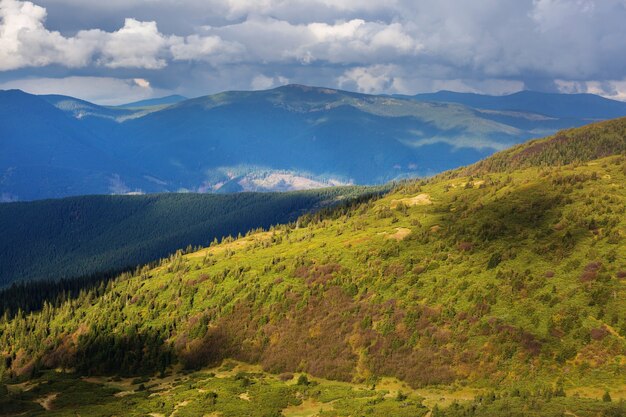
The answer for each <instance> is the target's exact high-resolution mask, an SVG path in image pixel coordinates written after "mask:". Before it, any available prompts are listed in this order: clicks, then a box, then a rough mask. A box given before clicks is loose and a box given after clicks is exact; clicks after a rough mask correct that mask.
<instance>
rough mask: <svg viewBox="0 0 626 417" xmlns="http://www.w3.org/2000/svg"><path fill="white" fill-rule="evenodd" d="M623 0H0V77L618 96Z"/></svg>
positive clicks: (137, 86) (99, 89)
mask: <svg viewBox="0 0 626 417" xmlns="http://www.w3.org/2000/svg"><path fill="white" fill-rule="evenodd" d="M625 22H626V0H437V1H432V0H385V1H373V0H291V1H289V0H97V1H95V0H34V1H21V0H0V89H9V88H19V89H23V90H25V91H28V92H31V93H35V94H50V93H57V94H66V95H71V96H74V97H79V98H83V99H86V100H90V101H93V102H96V103H100V104H120V103H124V102H129V101H135V100H140V99H145V98H151V97H159V96H164V95H169V94H182V95H185V96H188V97H196V96H201V95H206V94H211V93H216V92H220V91H225V90H259V89H268V88H272V87H276V86H279V85H283V84H288V83H298V84H306V85H315V86H325V87H333V88H341V89H346V90H351V91H359V92H364V93H387V94H391V93H399V94H416V93H420V92H432V91H438V90H452V91H462V92H476V93H485V94H497V95H499V94H508V93H512V92H516V91H520V90H524V89H526V90H535V91H549V92H566V93H585V92H589V93H594V94H600V95H603V96H605V97H608V98H613V99H617V100H624V101H626V23H625Z"/></svg>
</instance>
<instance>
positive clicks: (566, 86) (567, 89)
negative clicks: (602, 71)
mask: <svg viewBox="0 0 626 417" xmlns="http://www.w3.org/2000/svg"><path fill="white" fill-rule="evenodd" d="M556 85H557V87H558V89H559V91H560V92H562V93H567V94H577V93H588V94H597V95H600V96H604V97H607V98H610V99H613V100H621V101H626V78H625V79H623V80H608V81H567V80H556Z"/></svg>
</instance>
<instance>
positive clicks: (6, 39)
mask: <svg viewBox="0 0 626 417" xmlns="http://www.w3.org/2000/svg"><path fill="white" fill-rule="evenodd" d="M45 18H46V10H45V9H44V8H42V7H39V6H37V5H35V4H33V3H31V2H20V1H17V0H0V71H6V70H12V69H17V68H21V67H29V66H32V67H38V66H45V65H50V64H54V63H62V64H63V65H65V66H67V67H79V66H84V65H86V64H87V62H88V61H89V59H90V57H91V54H92V51H93V45H92V44H91V42H90V41H89V40H86V39H68V38H65V37H63V36H62V35H61V34H60V33H59V32H55V31H49V30H47V29H46V28H45V27H44V25H43V22H44V20H45Z"/></svg>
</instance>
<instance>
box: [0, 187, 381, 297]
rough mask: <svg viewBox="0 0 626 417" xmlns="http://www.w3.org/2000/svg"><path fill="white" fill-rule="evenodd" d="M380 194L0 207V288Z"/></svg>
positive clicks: (131, 259) (156, 198)
mask: <svg viewBox="0 0 626 417" xmlns="http://www.w3.org/2000/svg"><path fill="white" fill-rule="evenodd" d="M383 190H384V188H382V187H378V188H367V187H337V188H327V189H320V190H314V191H300V192H288V193H240V194H230V195H215V194H156V195H142V196H104V195H102V196H85V197H70V198H64V199H58V200H43V201H36V202H25V203H5V204H0V236H2V239H1V240H0V287H2V286H7V285H8V284H10V283H12V282H17V281H24V280H60V279H63V278H73V277H79V276H87V275H93V274H100V275H107V274H109V273H115V272H120V271H122V270H124V269H128V268H134V267H135V266H137V265H141V264H145V263H148V262H150V261H153V260H157V259H159V258H161V257H165V256H167V255H168V254H170V253H172V252H174V251H176V250H177V249H179V248H186V247H188V246H192V247H196V246H208V245H209V244H210V243H211V242H212V241H213V240H214V239H216V238H217V239H221V238H222V237H224V236H229V235H232V236H237V235H238V234H239V233H246V232H247V231H249V230H252V229H256V228H259V227H263V228H267V227H269V226H270V225H273V224H278V223H287V222H289V221H292V220H294V219H296V218H297V217H298V216H300V215H302V214H304V213H306V212H308V211H311V210H316V209H320V208H322V207H324V206H328V205H333V204H337V203H341V202H342V201H345V200H349V199H351V198H355V197H357V196H360V195H370V194H371V193H379V192H382V191H383Z"/></svg>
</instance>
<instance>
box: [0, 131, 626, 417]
mask: <svg viewBox="0 0 626 417" xmlns="http://www.w3.org/2000/svg"><path fill="white" fill-rule="evenodd" d="M620 126H623V120H617V121H614V122H610V123H607V124H599V125H593V126H590V127H588V128H585V129H583V130H580V131H572V132H567V133H564V134H563V135H567V137H570V138H576V137H579V138H582V137H589V138H597V137H600V136H602V137H603V135H604V134H603V133H602V134H601V133H599V132H605V131H606V132H609V136H610V134H612V133H615V132H619V131H620V129H622V128H623V127H620ZM611 132H612V133H611ZM581 135H582V136H581ZM598 135H600V136H598ZM623 137H624V136H622V138H623ZM581 141H582V139H581ZM546 143H551V141H550V140H548V141H547V142H546ZM575 143H576V145H575V147H576V148H577V149H578V148H579V147H580V149H579V150H577V151H576V155H591V156H589V158H592V157H593V155H592V154H593V151H592V149H595V148H596V145H597V143H595V142H591V141H587V142H580V141H579V142H575ZM533 146H535V145H533V144H532V143H531V144H530V145H529V147H530V148H532V147H533ZM611 146H613V145H611ZM582 147H584V148H586V150H583V149H582ZM540 149H543V150H544V151H543V152H545V153H542V152H541V151H539V152H536V153H533V154H532V155H534V156H533V158H536V159H535V160H536V161H537V162H529V163H524V164H521V165H520V167H521V168H518V169H514V168H515V167H514V166H512V167H510V168H509V169H506V170H503V169H492V170H491V169H490V170H485V171H481V170H474V171H472V172H473V174H472V176H461V175H460V174H459V173H456V174H455V175H449V176H445V175H442V176H440V177H438V178H434V179H432V180H430V181H408V182H406V183H404V184H402V185H400V186H398V187H396V188H394V189H393V190H392V191H391V192H390V193H389V194H387V195H385V196H384V197H382V198H380V199H375V200H368V201H362V202H358V203H355V204H353V205H352V206H349V207H342V208H340V209H336V210H331V211H325V212H322V213H317V214H311V215H305V216H303V217H301V218H300V219H299V220H298V221H297V222H293V223H290V224H287V225H282V226H278V227H274V228H271V229H270V230H265V231H257V232H255V233H251V234H248V235H247V236H245V237H241V238H239V239H225V240H224V241H222V242H221V243H220V244H218V245H212V246H211V247H210V248H206V249H202V250H200V251H197V252H193V253H189V254H183V253H182V252H178V253H176V254H174V255H172V256H170V257H169V258H166V259H163V260H162V261H161V262H160V263H159V264H158V265H155V266H154V267H146V268H143V269H140V270H137V271H136V273H132V274H130V273H129V274H124V275H122V276H120V277H119V278H118V279H116V280H114V281H110V282H108V283H106V284H102V285H101V286H99V287H95V288H93V289H91V290H89V291H85V292H83V293H81V294H80V295H79V296H78V297H77V298H74V299H71V300H65V301H64V300H63V299H62V298H60V299H59V300H57V301H53V300H51V301H50V302H49V303H46V304H45V305H44V307H43V308H42V309H41V311H38V312H33V313H30V314H24V313H19V312H18V313H17V314H16V315H8V314H7V315H5V316H4V318H3V319H2V320H1V321H0V351H1V352H2V353H3V355H4V356H5V360H4V361H2V362H0V369H1V372H2V375H3V377H4V378H5V380H7V381H9V382H11V381H12V382H13V384H14V385H11V389H10V390H9V393H8V394H6V395H5V400H4V401H5V404H12V407H15V408H16V411H15V412H18V411H20V410H22V411H23V410H25V409H28V407H31V408H32V407H34V408H36V407H35V406H32V402H28V399H29V398H31V399H37V398H48V397H37V396H35V394H28V393H27V392H26V393H25V390H22V389H20V388H19V387H18V386H17V385H15V384H16V383H18V382H21V381H24V379H25V378H26V379H27V378H40V379H36V380H35V381H36V382H34V383H35V384H36V386H38V387H39V388H38V389H39V391H38V392H40V395H42V396H43V395H53V394H54V393H56V395H57V396H58V398H57V397H54V398H52V400H51V401H53V402H51V403H52V404H53V406H54V404H56V407H58V408H57V411H56V413H58V415H64V413H66V412H68V410H70V409H71V408H64V407H69V406H68V404H77V403H76V401H80V400H71V399H70V397H69V396H68V395H66V394H65V392H66V391H67V390H68V389H74V390H82V391H85V390H87V391H89V390H91V391H89V392H102V391H98V390H102V389H104V388H106V389H110V390H112V391H109V394H106V395H108V397H107V396H106V395H105V396H103V397H102V398H113V397H112V396H113V395H114V394H115V393H117V392H118V391H119V389H117V390H113V388H111V387H112V386H113V385H114V384H115V381H114V380H107V379H93V378H87V379H84V380H78V379H74V382H72V378H76V376H81V375H82V376H87V375H120V376H138V375H144V376H146V378H145V379H144V381H145V384H144V385H139V384H140V382H141V380H136V381H135V382H134V383H130V384H129V385H127V387H130V389H129V392H130V393H127V394H123V395H124V396H118V397H116V398H121V399H120V400H119V401H121V402H120V403H118V406H120V407H125V408H126V409H128V410H132V411H129V413H130V414H129V415H143V414H146V413H151V412H157V413H162V414H163V415H169V413H172V412H174V411H175V410H177V411H176V414H177V415H178V414H181V415H190V416H191V415H202V414H198V413H201V411H198V410H204V411H202V412H207V413H212V412H216V413H221V414H223V415H233V416H234V415H237V413H236V412H235V411H233V410H234V409H233V408H232V407H234V406H235V405H236V404H240V403H239V402H237V401H238V400H237V399H236V398H239V399H240V400H241V401H248V400H249V399H250V398H252V399H253V401H257V402H256V403H255V405H256V410H257V411H255V412H254V413H255V414H252V413H251V415H280V413H282V415H297V414H289V413H290V412H291V411H292V410H293V409H292V408H290V407H292V406H303V404H313V407H314V408H315V409H316V410H319V413H318V414H319V415H325V416H347V415H353V414H352V413H353V412H354V410H361V412H362V413H363V414H370V415H377V416H384V415H387V416H388V415H425V414H426V413H431V415H433V416H442V415H445V416H460V415H464V416H468V415H480V416H501V415H516V416H517V415H519V416H521V415H524V416H526V415H531V416H563V415H570V414H573V415H576V416H581V417H583V416H586V417H592V416H602V415H604V416H620V415H623V413H624V411H625V408H624V405H623V403H622V404H619V403H618V402H619V400H620V399H624V398H626V382H625V381H626V303H625V301H624V300H626V244H625V239H626V215H625V214H626V213H625V212H626V155H624V153H623V152H622V151H620V149H621V148H619V147H618V148H615V149H613V150H612V151H611V152H613V154H612V155H610V156H607V157H605V158H601V159H594V160H587V161H584V162H579V163H576V164H569V165H562V166H554V167H550V166H546V165H544V164H542V163H541V162H542V161H545V160H550V158H552V156H550V149H552V148H551V147H550V146H545V147H543V148H540ZM602 152H604V151H602ZM601 156H602V155H601ZM567 158H569V157H567ZM530 161H532V160H530ZM567 162H572V161H569V160H567V159H563V163H567ZM227 359H236V360H239V361H243V362H246V363H254V364H259V365H260V366H261V367H262V370H263V372H261V370H260V369H257V371H255V372H252V373H250V372H248V373H246V372H243V373H240V374H236V375H233V374H226V375H223V374H221V378H217V379H216V380H215V381H214V382H212V379H211V378H213V377H216V376H220V374H219V372H221V371H219V370H217V368H215V369H214V370H211V371H210V372H211V373H212V374H207V373H197V374H192V376H191V377H188V379H186V380H185V381H188V383H185V384H182V383H181V381H182V380H180V379H174V380H173V381H170V380H168V379H167V378H168V376H169V375H172V378H176V375H179V374H177V372H178V370H179V369H180V368H183V369H187V370H197V369H201V368H205V372H208V371H207V370H206V367H215V366H218V365H219V364H220V363H222V361H223V360H227ZM224 366H226V368H223V370H224V369H226V370H227V369H228V366H227V365H224ZM51 369H57V370H68V371H72V372H74V374H71V376H67V377H62V376H60V375H62V374H54V373H44V374H40V373H39V372H40V371H42V370H43V371H45V370H51ZM231 369H232V367H231ZM45 372H47V371H45ZM172 372H173V374H171V373H172ZM216 372H218V373H217V374H216ZM265 372H269V373H271V374H273V375H280V374H281V373H282V374H284V375H286V376H285V377H284V378H283V380H284V381H291V382H286V383H285V384H284V385H280V384H279V383H277V382H276V384H277V385H276V384H275V381H278V380H279V379H280V378H278V376H274V377H272V376H271V375H268V374H265ZM294 372H302V373H307V374H308V375H312V376H314V377H319V378H326V379H330V380H337V381H344V382H349V383H351V384H353V385H349V386H348V387H351V388H349V389H348V391H347V392H344V394H340V395H337V394H335V395H334V396H333V395H330V394H328V395H327V393H328V392H329V391H327V390H328V389H329V388H328V385H327V384H328V382H327V381H326V382H325V380H318V381H317V382H316V383H317V384H319V388H315V385H314V386H312V387H311V386H310V385H309V381H305V380H302V381H299V380H298V381H296V378H295V377H294V375H293V373H294ZM290 373H291V374H290ZM229 375H230V376H229ZM289 375H291V376H289ZM148 376H150V377H151V378H147V377H148ZM229 377H232V378H234V381H240V382H239V383H238V384H240V385H238V388H237V387H232V388H226V385H223V384H229V383H230V382H229V380H228V379H223V378H229ZM20 378H22V379H20ZM59 378H61V380H60V381H59ZM163 378H165V379H163ZM178 378H180V376H178ZM268 378H269V379H268ZM303 378H305V379H306V377H303ZM388 378H395V379H394V381H400V382H397V383H396V385H393V388H387V389H386V390H384V391H380V390H381V389H383V388H382V387H385V386H387V385H385V384H386V383H387V382H388ZM42 381H44V382H45V381H49V382H48V383H49V385H45V384H40V383H41V382H42ZM165 381H170V382H171V383H169V382H168V383H167V386H164V385H163V384H165ZM87 382H88V383H91V384H95V385H93V386H92V387H88V386H85V385H81V384H84V383H87ZM403 383H404V385H402V384H403ZM37 384H39V385H37ZM110 384H113V385H110ZM233 384H234V382H233ZM377 384H380V385H377ZM345 386H346V385H344V387H345ZM434 386H439V387H440V388H441V387H444V388H441V389H442V391H441V393H440V394H432V392H433V391H432V390H433V389H435V388H433V387H434ZM63 387H66V388H63ZM68 387H69V388H68ZM107 387H108V388H107ZM247 387H250V388H247ZM387 387H388V386H387ZM262 389H267V390H269V391H264V392H265V393H263V392H261V391H259V390H262ZM146 390H147V392H145V395H144V391H146ZM211 390H213V391H211ZM185 392H186V393H187V394H184V393H185ZM208 392H214V393H215V394H216V396H212V395H209V394H207V395H204V394H206V393H208ZM268 392H273V393H278V392H281V393H282V394H281V395H280V398H282V399H283V400H282V402H280V404H281V405H280V407H275V408H273V409H271V407H270V406H269V404H272V401H271V400H268V399H267V398H268V397H267V396H266V395H268ZM228 393H230V394H228ZM431 394H432V397H429V396H430V395H431ZM242 395H243V396H244V397H241V396H242ZM29 396H30V397H29ZM242 398H243V399H242ZM245 398H248V400H246V399H245ZM433 398H434V399H433ZM16 399H23V402H22V403H18V402H16ZM360 399H362V400H360ZM11 401H13V402H11ZM72 401H74V403H72ZM101 401H104V399H103V400H101ZM292 401H293V402H292ZM20 404H23V405H20ZM181 404H182V405H181ZM233 404H235V405H233ZM274 404H278V403H276V402H275V403H274ZM346 404H351V406H350V407H348V410H352V411H346V408H342V407H346ZM20 407H22V408H20ZM75 407H76V408H73V410H75V409H77V408H78V407H79V406H78V405H76V406H75ZM80 407H82V408H80V410H81V415H82V414H84V415H89V413H93V415H101V414H98V411H97V410H98V409H97V405H89V404H83V403H81V404H80ZM358 407H362V408H358ZM159 408H160V409H161V410H164V411H163V412H161V411H156V410H159ZM52 409H53V410H54V408H52ZM38 410H41V409H38ZM290 410H291V411H290ZM133 413H134V414H133ZM142 413H143V414H142ZM165 413H167V414H165ZM194 413H195V414H194ZM404 413H406V414H404ZM209 415H210V414H209ZM214 415H216V414H214ZM217 415H219V414H217ZM310 415H314V414H310Z"/></svg>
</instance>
